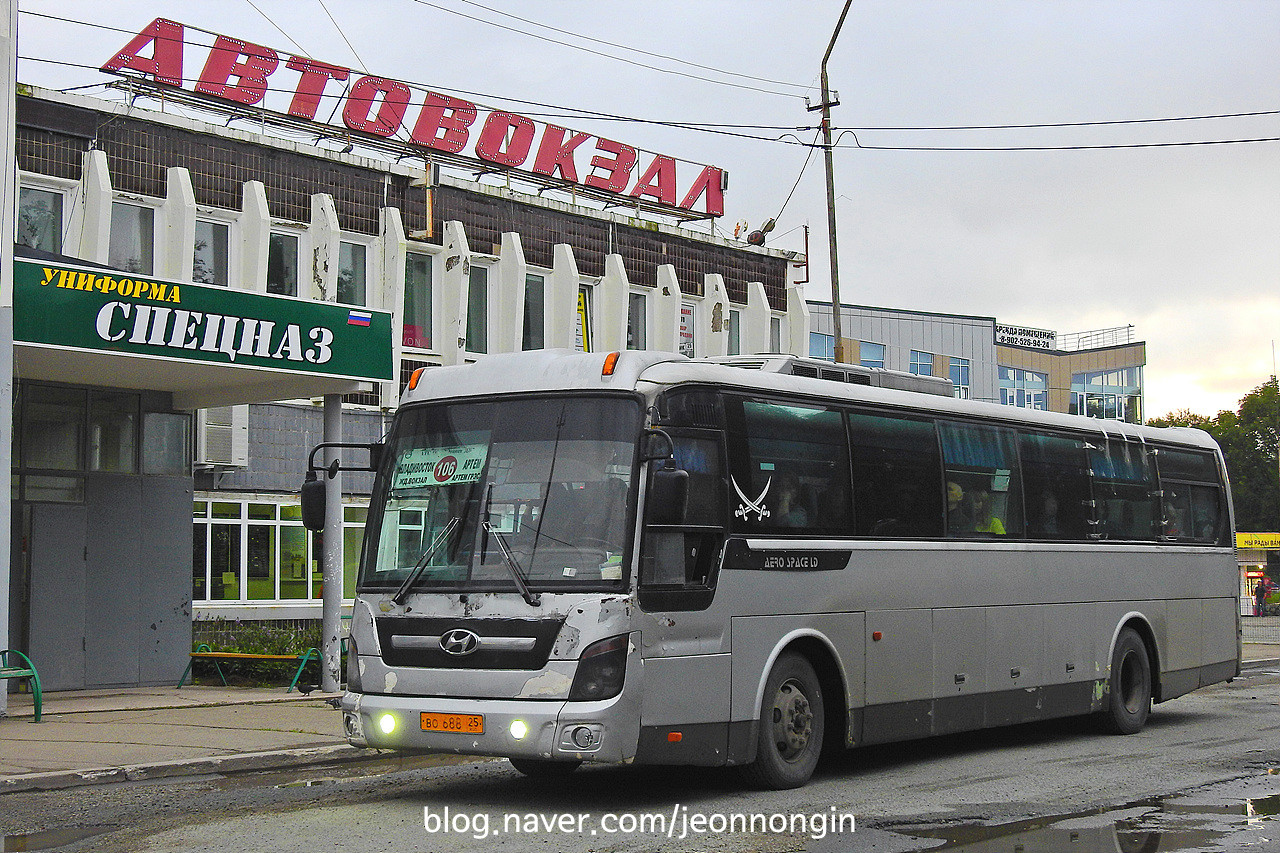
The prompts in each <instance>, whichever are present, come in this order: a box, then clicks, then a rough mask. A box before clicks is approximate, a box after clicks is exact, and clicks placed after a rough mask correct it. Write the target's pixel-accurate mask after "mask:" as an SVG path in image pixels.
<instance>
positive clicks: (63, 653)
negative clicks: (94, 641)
mask: <svg viewBox="0 0 1280 853" xmlns="http://www.w3.org/2000/svg"><path fill="white" fill-rule="evenodd" d="M30 518H31V528H30V530H29V531H27V542H28V543H29V548H30V566H31V573H30V578H31V581H30V583H31V598H30V609H29V611H28V612H29V613H30V614H31V622H30V638H31V645H30V649H31V659H32V660H33V661H34V662H35V665H36V666H37V667H38V668H39V670H40V682H41V686H42V687H43V688H44V689H45V690H76V689H79V688H82V687H84V686H85V568H86V562H87V560H86V557H87V550H86V546H87V542H88V512H87V509H86V507H84V506H80V505H75V504H31V505H30Z"/></svg>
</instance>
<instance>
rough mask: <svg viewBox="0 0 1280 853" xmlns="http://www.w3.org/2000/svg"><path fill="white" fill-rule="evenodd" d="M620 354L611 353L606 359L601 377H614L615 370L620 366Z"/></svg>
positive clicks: (601, 369) (601, 370)
mask: <svg viewBox="0 0 1280 853" xmlns="http://www.w3.org/2000/svg"><path fill="white" fill-rule="evenodd" d="M620 355H622V353H620V352H611V353H609V354H608V355H606V356H605V357H604V367H602V368H600V375H601V376H612V375H613V370H614V368H616V367H617V366H618V356H620Z"/></svg>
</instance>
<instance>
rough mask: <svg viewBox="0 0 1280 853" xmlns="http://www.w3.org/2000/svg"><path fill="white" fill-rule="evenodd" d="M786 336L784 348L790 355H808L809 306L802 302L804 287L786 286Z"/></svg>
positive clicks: (800, 285) (784, 325)
mask: <svg viewBox="0 0 1280 853" xmlns="http://www.w3.org/2000/svg"><path fill="white" fill-rule="evenodd" d="M783 328H784V331H785V332H786V335H787V341H786V342H785V343H784V346H785V347H786V349H787V352H789V353H791V354H792V355H799V356H805V357H808V355H809V306H808V304H806V303H805V301H804V285H803V284H789V285H787V319H786V322H785V323H784V324H783Z"/></svg>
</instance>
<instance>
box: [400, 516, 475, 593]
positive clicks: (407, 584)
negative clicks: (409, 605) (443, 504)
mask: <svg viewBox="0 0 1280 853" xmlns="http://www.w3.org/2000/svg"><path fill="white" fill-rule="evenodd" d="M458 521H459V519H458V517H457V516H456V515H455V516H454V517H453V518H451V519H449V523H448V524H446V525H445V526H444V530H441V531H440V532H439V533H438V534H436V538H435V541H433V542H432V543H431V547H430V548H428V549H427V550H425V551H423V552H422V556H421V557H419V558H418V562H416V563H415V564H414V566H413V571H411V572H409V576H408V577H406V578H405V579H404V583H402V584H400V588H399V589H397V590H396V594H395V595H393V596H391V600H392V601H394V602H395V603H396V604H400V603H401V601H402V600H403V599H404V597H405V595H406V594H408V592H409V590H410V589H412V588H413V585H414V584H415V583H417V582H418V578H420V577H421V576H422V572H423V570H424V569H426V568H427V563H428V562H430V561H431V558H432V557H433V556H434V555H435V553H436V551H437V550H439V548H440V546H441V545H443V544H444V543H445V541H446V540H448V538H449V534H451V533H453V528H455V527H457V526H458Z"/></svg>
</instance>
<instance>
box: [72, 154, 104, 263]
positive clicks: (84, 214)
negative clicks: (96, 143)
mask: <svg viewBox="0 0 1280 853" xmlns="http://www.w3.org/2000/svg"><path fill="white" fill-rule="evenodd" d="M111 199H112V196H111V171H110V170H109V169H108V168H107V152H105V151H100V150H94V151H86V152H85V154H84V160H83V167H82V169H81V172H80V187H79V192H77V193H75V201H74V202H73V204H72V207H71V215H70V217H69V218H68V220H67V236H66V239H64V240H63V241H62V243H63V245H64V246H66V249H67V253H68V254H71V255H75V256H76V257H78V258H82V259H83V260H86V261H93V262H94V263H97V264H105V263H106V262H107V260H108V259H109V258H110V257H111Z"/></svg>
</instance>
